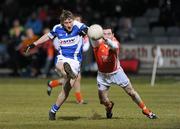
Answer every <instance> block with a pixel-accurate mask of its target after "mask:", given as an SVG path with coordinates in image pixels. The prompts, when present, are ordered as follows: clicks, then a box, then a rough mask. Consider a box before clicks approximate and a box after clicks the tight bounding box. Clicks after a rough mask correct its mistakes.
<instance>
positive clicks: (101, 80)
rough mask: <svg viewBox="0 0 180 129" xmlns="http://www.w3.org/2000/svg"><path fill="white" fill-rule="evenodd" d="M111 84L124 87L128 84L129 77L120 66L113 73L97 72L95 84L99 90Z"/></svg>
mask: <svg viewBox="0 0 180 129" xmlns="http://www.w3.org/2000/svg"><path fill="white" fill-rule="evenodd" d="M111 84H116V85H118V86H121V87H126V86H127V85H128V84H129V78H128V77H127V76H126V74H125V73H124V71H123V69H122V68H121V67H120V68H119V69H118V70H117V71H116V72H113V73H102V72H98V75H97V86H98V89H99V90H106V89H108V88H109V87H110V85H111Z"/></svg>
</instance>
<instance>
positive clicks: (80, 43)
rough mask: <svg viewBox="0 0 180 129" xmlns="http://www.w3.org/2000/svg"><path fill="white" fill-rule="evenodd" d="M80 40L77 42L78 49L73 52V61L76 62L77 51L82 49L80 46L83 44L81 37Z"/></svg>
mask: <svg viewBox="0 0 180 129" xmlns="http://www.w3.org/2000/svg"><path fill="white" fill-rule="evenodd" d="M80 40H81V41H79V43H78V47H77V49H76V51H75V52H74V59H75V60H78V58H77V54H78V53H79V51H80V49H81V47H82V44H83V39H82V37H81V38H80Z"/></svg>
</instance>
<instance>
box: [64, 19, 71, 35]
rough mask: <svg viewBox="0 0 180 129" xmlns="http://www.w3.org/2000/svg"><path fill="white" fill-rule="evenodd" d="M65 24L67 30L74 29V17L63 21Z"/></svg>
mask: <svg viewBox="0 0 180 129" xmlns="http://www.w3.org/2000/svg"><path fill="white" fill-rule="evenodd" d="M63 25H64V27H65V28H66V30H67V31H69V32H70V31H72V27H73V19H70V18H68V19H66V20H65V21H64V22H63Z"/></svg>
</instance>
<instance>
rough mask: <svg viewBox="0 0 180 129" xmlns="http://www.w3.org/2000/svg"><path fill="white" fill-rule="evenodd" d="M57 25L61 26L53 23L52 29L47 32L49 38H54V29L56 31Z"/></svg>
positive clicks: (55, 33) (55, 34)
mask: <svg viewBox="0 0 180 129" xmlns="http://www.w3.org/2000/svg"><path fill="white" fill-rule="evenodd" d="M58 27H61V25H60V24H58V25H55V26H54V27H53V29H52V30H51V31H50V32H49V33H48V36H49V38H50V39H53V38H55V37H56V36H57V32H56V31H57V28H58Z"/></svg>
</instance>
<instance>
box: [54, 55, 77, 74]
mask: <svg viewBox="0 0 180 129" xmlns="http://www.w3.org/2000/svg"><path fill="white" fill-rule="evenodd" d="M58 62H63V63H64V62H67V63H68V64H69V65H70V66H71V69H72V71H73V72H74V74H75V75H76V76H77V75H78V74H79V72H80V62H79V61H77V60H74V59H71V58H66V57H64V56H62V55H58V56H57V61H56V64H57V63H58Z"/></svg>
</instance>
